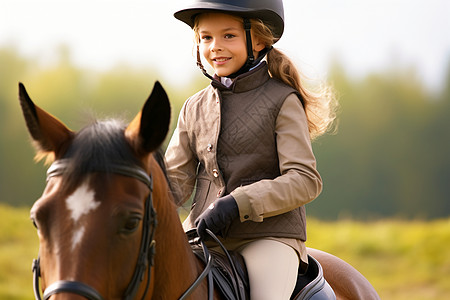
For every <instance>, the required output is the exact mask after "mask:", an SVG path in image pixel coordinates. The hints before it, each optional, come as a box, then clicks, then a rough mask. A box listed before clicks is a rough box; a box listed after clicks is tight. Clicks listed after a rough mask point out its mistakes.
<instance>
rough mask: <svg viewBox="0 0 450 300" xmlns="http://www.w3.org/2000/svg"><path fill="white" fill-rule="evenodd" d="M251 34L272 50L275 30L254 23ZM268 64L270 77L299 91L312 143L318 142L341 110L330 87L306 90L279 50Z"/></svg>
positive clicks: (261, 23) (257, 21)
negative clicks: (313, 141)
mask: <svg viewBox="0 0 450 300" xmlns="http://www.w3.org/2000/svg"><path fill="white" fill-rule="evenodd" d="M252 30H253V34H254V35H255V37H257V38H259V39H260V41H261V42H262V43H264V44H265V45H266V47H271V46H272V45H273V44H274V43H275V42H276V39H274V38H273V34H272V30H271V29H270V28H269V27H268V26H266V24H264V23H263V22H262V21H260V20H256V19H253V20H252ZM266 60H267V64H268V67H269V72H270V75H271V76H272V77H273V78H276V79H278V80H280V81H282V82H283V83H285V84H287V85H289V86H290V87H292V88H294V89H295V90H297V91H298V92H299V93H300V95H301V97H302V99H301V101H302V103H303V107H304V109H305V113H306V118H307V120H308V128H309V134H310V136H311V139H315V138H317V137H319V136H321V135H322V134H324V133H326V132H328V131H330V130H331V129H332V128H333V123H334V121H335V119H336V110H337V107H338V103H337V100H336V98H335V95H334V93H333V91H332V89H331V87H329V86H321V87H320V88H319V90H318V92H313V91H311V90H308V89H307V88H305V86H304V85H303V84H302V81H301V74H300V72H299V71H298V69H297V67H296V66H295V64H294V63H293V62H292V61H291V60H290V59H289V57H287V56H286V55H285V54H284V53H283V52H281V51H280V50H278V49H276V48H273V49H272V50H271V51H269V53H268V54H267V58H266Z"/></svg>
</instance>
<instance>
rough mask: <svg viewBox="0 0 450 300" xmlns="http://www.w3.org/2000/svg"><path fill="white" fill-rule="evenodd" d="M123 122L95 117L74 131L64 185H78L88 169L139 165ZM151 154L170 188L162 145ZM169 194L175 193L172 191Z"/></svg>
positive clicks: (68, 153)
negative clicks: (91, 121) (126, 138)
mask: <svg viewBox="0 0 450 300" xmlns="http://www.w3.org/2000/svg"><path fill="white" fill-rule="evenodd" d="M125 128H126V125H125V123H124V122H122V121H120V120H117V119H110V120H105V121H94V122H93V123H92V124H90V125H88V126H86V127H84V128H83V129H81V130H80V131H79V132H77V133H76V135H75V138H74V139H73V141H72V143H71V145H70V147H69V149H68V150H67V152H66V153H65V154H64V157H63V159H68V160H67V161H68V163H69V165H68V166H67V169H66V171H65V172H64V174H63V176H64V178H63V180H64V181H65V183H66V188H67V189H72V188H74V187H75V186H77V185H79V184H80V183H81V181H82V180H83V179H84V178H86V176H87V175H88V174H89V173H92V172H96V171H102V172H105V173H111V171H112V169H111V167H112V165H114V164H125V165H136V166H141V167H142V162H141V161H139V160H138V159H137V158H136V156H135V155H134V153H133V151H132V149H131V147H130V146H129V144H128V142H127V141H126V140H125V137H124V130H125ZM153 157H154V158H155V160H156V162H157V163H158V165H159V166H160V168H161V170H162V171H163V173H164V175H165V177H166V181H167V183H168V185H169V189H170V191H171V192H172V188H171V186H170V182H169V180H168V177H167V172H166V165H165V160H164V154H163V151H162V149H161V148H159V149H158V150H156V151H154V152H153ZM172 195H175V194H174V193H173V192H172Z"/></svg>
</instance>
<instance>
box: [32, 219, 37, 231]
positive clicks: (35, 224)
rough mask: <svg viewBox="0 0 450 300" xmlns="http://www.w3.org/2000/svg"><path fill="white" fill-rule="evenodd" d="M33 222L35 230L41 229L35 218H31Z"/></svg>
mask: <svg viewBox="0 0 450 300" xmlns="http://www.w3.org/2000/svg"><path fill="white" fill-rule="evenodd" d="M31 222H33V226H34V228H36V229H39V228H38V226H37V223H36V220H35V219H34V218H31Z"/></svg>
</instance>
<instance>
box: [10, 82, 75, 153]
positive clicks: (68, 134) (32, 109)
mask: <svg viewBox="0 0 450 300" xmlns="http://www.w3.org/2000/svg"><path fill="white" fill-rule="evenodd" d="M19 101H20V105H21V107H22V112H23V116H24V118H25V122H26V124H27V128H28V131H29V132H30V135H31V137H32V139H33V141H34V144H35V146H36V148H37V150H38V153H37V157H41V158H42V157H44V156H46V155H47V154H54V155H55V156H56V157H57V158H58V157H60V156H61V155H62V153H61V152H62V151H63V146H64V145H67V144H68V143H69V142H70V141H71V140H72V138H73V135H74V133H73V132H72V131H71V130H70V129H68V128H67V127H66V126H65V125H64V124H63V123H62V122H61V121H59V120H58V119H56V118H55V117H53V116H52V115H50V114H49V113H47V112H45V111H44V110H42V109H41V108H39V107H38V106H36V105H35V104H34V103H33V101H32V100H31V98H30V97H29V96H28V93H27V91H26V89H25V86H24V85H23V84H22V83H19Z"/></svg>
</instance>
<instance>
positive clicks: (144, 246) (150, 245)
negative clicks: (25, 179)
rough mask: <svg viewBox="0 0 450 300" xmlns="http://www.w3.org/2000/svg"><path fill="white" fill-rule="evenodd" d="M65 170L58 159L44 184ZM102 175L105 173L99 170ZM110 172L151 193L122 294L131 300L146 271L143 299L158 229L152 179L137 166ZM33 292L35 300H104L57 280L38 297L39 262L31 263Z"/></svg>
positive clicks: (92, 291) (77, 284)
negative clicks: (64, 298) (67, 297)
mask: <svg viewBox="0 0 450 300" xmlns="http://www.w3.org/2000/svg"><path fill="white" fill-rule="evenodd" d="M67 166H68V160H66V159H61V160H57V161H55V162H54V163H53V164H52V165H51V166H50V168H49V169H48V171H47V181H48V180H49V179H50V178H52V177H54V176H60V175H62V174H63V173H64V172H65V170H66V169H67ZM98 171H99V172H102V171H104V170H98ZM110 172H112V173H115V174H120V175H123V176H128V177H132V178H135V179H137V180H140V181H141V182H143V183H144V184H145V185H147V186H148V188H149V190H150V193H149V195H148V197H147V199H146V201H145V214H144V220H143V224H142V241H141V246H140V249H139V257H138V260H137V263H136V268H135V271H134V274H133V277H132V279H131V281H130V283H129V284H128V287H127V289H126V291H125V294H124V297H123V299H125V300H131V299H134V298H135V296H136V293H137V291H138V289H139V285H140V284H141V282H142V281H143V280H144V275H145V270H147V274H148V276H147V285H146V288H145V292H144V295H143V296H142V299H144V298H145V296H146V294H147V292H148V288H149V285H150V276H151V267H152V266H153V264H154V256H155V243H156V242H155V240H154V235H155V230H156V225H157V220H156V211H155V208H154V207H153V199H152V192H153V180H152V177H151V176H149V175H148V174H147V172H145V171H144V169H142V168H140V167H138V166H133V167H131V166H127V165H120V164H114V165H112V166H110ZM32 271H33V290H34V296H35V298H36V299H37V300H42V299H43V300H48V299H49V298H50V297H51V296H52V295H55V294H58V293H64V292H69V293H73V294H78V295H81V296H83V297H85V298H87V299H89V300H103V297H102V296H101V295H100V294H99V293H98V292H97V291H96V290H95V289H94V288H92V287H90V286H88V285H86V284H84V283H82V282H79V281H68V280H60V281H57V282H54V283H52V284H51V285H50V286H48V287H47V288H46V289H45V291H44V294H43V298H42V297H41V295H40V291H39V278H40V276H41V268H40V259H39V257H38V258H37V259H34V260H33V266H32Z"/></svg>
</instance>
